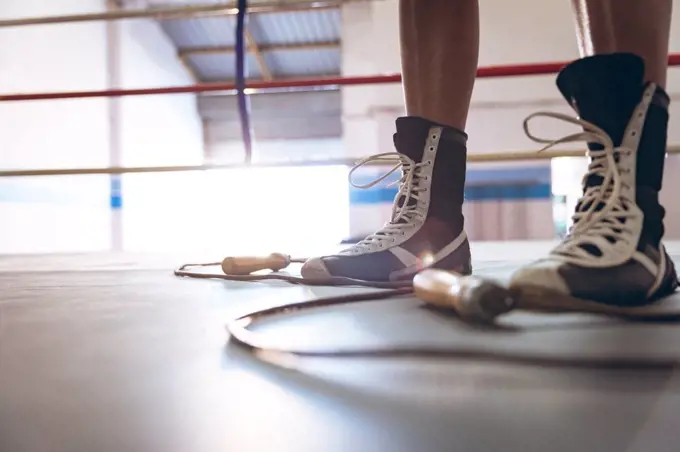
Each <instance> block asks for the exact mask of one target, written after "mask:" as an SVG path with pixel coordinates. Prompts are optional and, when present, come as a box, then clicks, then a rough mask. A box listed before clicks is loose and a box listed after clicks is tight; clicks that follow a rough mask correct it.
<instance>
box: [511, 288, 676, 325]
mask: <svg viewBox="0 0 680 452" xmlns="http://www.w3.org/2000/svg"><path fill="white" fill-rule="evenodd" d="M510 293H511V294H512V296H513V297H514V298H515V301H516V303H517V305H516V308H515V309H518V310H524V311H534V312H549V313H588V314H601V315H606V316H613V317H623V318H626V319H631V320H635V319H641V320H653V319H658V320H664V319H666V320H668V319H680V296H675V297H674V296H673V295H669V296H666V297H663V298H660V299H658V300H655V301H653V302H651V303H650V304H649V305H646V306H630V307H625V306H614V305H609V304H604V303H599V302H596V301H590V300H585V299H582V298H577V297H573V296H571V295H565V294H564V293H561V292H557V291H553V290H550V289H545V288H543V287H532V286H522V287H511V288H510Z"/></svg>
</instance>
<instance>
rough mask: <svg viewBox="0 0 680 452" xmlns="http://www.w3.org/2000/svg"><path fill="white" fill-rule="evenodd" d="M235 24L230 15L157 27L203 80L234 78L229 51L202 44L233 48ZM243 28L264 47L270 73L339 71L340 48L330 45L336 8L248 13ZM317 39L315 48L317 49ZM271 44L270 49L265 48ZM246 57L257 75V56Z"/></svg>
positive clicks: (335, 34)
mask: <svg viewBox="0 0 680 452" xmlns="http://www.w3.org/2000/svg"><path fill="white" fill-rule="evenodd" d="M235 26H236V20H235V16H225V17H205V18H194V19H178V20H166V21H162V22H161V27H162V28H163V30H164V31H165V33H166V34H167V35H168V36H169V37H170V39H171V40H172V41H173V42H174V43H175V45H176V46H177V48H178V51H180V52H182V51H185V52H186V51H188V53H187V57H186V58H187V61H188V62H189V64H190V65H191V66H192V68H193V70H194V72H195V73H196V74H197V75H198V77H199V78H200V80H203V81H215V80H231V79H233V78H234V62H233V60H234V54H233V52H225V53H208V52H209V51H206V49H209V48H214V47H222V48H224V47H227V48H231V47H233V46H234V44H235ZM248 30H249V31H250V33H251V35H252V37H253V40H254V41H255V43H256V44H257V45H258V46H260V47H263V49H262V54H263V57H264V61H265V62H266V64H267V65H268V66H269V68H268V69H269V70H270V72H271V73H272V76H273V77H286V78H290V77H296V76H301V77H302V76H305V77H308V76H317V75H318V76H323V75H336V74H339V73H340V48H339V45H338V46H333V43H339V41H340V11H339V10H338V9H324V10H318V11H314V10H312V11H300V12H276V13H261V14H253V15H251V16H250V17H249V18H248ZM316 44H319V46H320V47H319V48H316V47H315V45H316ZM272 46H273V47H274V48H273V49H270V50H267V47H272ZM296 46H297V47H299V46H303V47H302V48H295V47H296ZM286 47H291V48H290V49H288V48H286ZM199 48H200V49H202V51H203V52H202V53H201V54H195V53H192V52H191V50H192V49H199ZM250 60H252V61H249V63H250V64H249V67H250V71H249V72H250V74H249V75H250V78H253V79H259V78H262V75H263V74H262V71H261V70H260V67H259V65H258V62H257V60H256V59H255V58H250Z"/></svg>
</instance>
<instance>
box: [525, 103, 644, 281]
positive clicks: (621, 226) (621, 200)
mask: <svg viewBox="0 0 680 452" xmlns="http://www.w3.org/2000/svg"><path fill="white" fill-rule="evenodd" d="M536 117H548V118H554V119H558V120H562V121H565V122H568V123H571V124H575V125H578V126H580V127H582V128H583V132H578V133H574V134H571V135H567V136H565V137H562V138H559V139H557V140H549V139H542V138H538V137H536V136H534V135H533V134H532V133H531V132H530V131H529V121H531V120H532V119H533V118H536ZM524 132H525V133H526V135H527V137H529V138H530V139H531V140H533V141H535V142H537V143H543V144H546V146H545V147H543V148H542V149H541V150H539V152H542V151H545V150H547V149H549V148H552V147H554V146H556V145H558V144H562V143H571V142H580V141H585V142H588V143H597V144H600V145H602V149H601V150H590V149H589V150H588V151H587V152H586V156H587V157H589V158H590V163H589V165H588V171H587V173H586V175H585V177H584V178H583V182H582V184H583V187H584V193H583V195H582V197H581V198H580V199H579V200H578V202H577V204H576V206H577V207H576V211H575V213H574V215H573V216H572V226H571V228H570V230H569V232H568V233H567V236H566V237H565V238H564V240H563V241H562V242H561V243H560V245H558V246H557V247H556V248H555V249H553V250H552V252H551V256H552V257H553V258H556V259H559V260H562V261H565V262H569V263H573V264H579V265H583V266H589V267H607V266H611V265H613V264H617V263H623V262H625V261H626V260H627V259H628V258H630V255H629V254H630V251H629V250H631V249H635V246H636V244H637V238H638V237H637V232H638V231H637V228H636V226H635V223H636V222H635V221H629V220H633V219H635V218H637V217H639V211H638V209H637V207H636V204H635V200H634V199H632V198H631V196H630V194H631V192H634V190H630V189H632V188H633V187H630V186H629V185H628V184H627V182H626V180H624V178H623V177H622V174H627V173H629V172H630V171H631V169H630V168H627V167H625V165H620V163H619V162H621V161H622V160H626V159H623V158H622V157H627V156H630V155H632V154H633V150H632V149H629V148H625V147H615V146H614V143H613V141H612V139H611V137H610V136H609V134H607V133H606V132H605V131H604V130H602V129H601V128H599V127H597V126H596V125H594V124H592V123H590V122H588V121H584V120H582V119H580V118H573V117H571V116H568V115H565V114H561V113H553V112H537V113H534V114H532V115H529V116H528V117H527V118H526V119H525V120H524ZM593 177H597V178H600V179H601V182H600V183H599V184H595V185H592V186H589V185H587V183H586V182H587V181H588V180H589V179H591V178H593ZM624 188H625V190H624Z"/></svg>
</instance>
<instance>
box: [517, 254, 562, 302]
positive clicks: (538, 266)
mask: <svg viewBox="0 0 680 452" xmlns="http://www.w3.org/2000/svg"><path fill="white" fill-rule="evenodd" d="M561 265H562V264H561V263H560V262H555V261H552V260H543V261H538V262H535V263H533V264H530V265H528V266H526V267H524V268H521V269H519V270H518V271H517V272H515V273H514V274H513V275H512V277H511V278H510V284H509V286H510V288H518V289H521V288H523V287H537V288H541V289H546V290H550V291H552V292H557V293H562V294H565V295H567V294H569V293H570V290H569V286H568V285H567V282H566V281H565V280H564V278H563V277H562V276H561V275H560V272H559V268H560V266H561Z"/></svg>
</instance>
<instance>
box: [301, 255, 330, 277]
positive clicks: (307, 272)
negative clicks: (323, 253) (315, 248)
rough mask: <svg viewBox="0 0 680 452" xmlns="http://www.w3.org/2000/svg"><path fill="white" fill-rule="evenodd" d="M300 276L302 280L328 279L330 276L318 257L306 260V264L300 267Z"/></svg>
mask: <svg viewBox="0 0 680 452" xmlns="http://www.w3.org/2000/svg"><path fill="white" fill-rule="evenodd" d="M300 274H301V275H302V277H303V278H310V279H319V278H328V277H330V276H332V275H331V273H330V272H329V271H328V268H327V267H326V264H325V263H324V261H323V259H322V258H320V257H314V258H311V259H309V260H307V262H305V263H304V264H303V265H302V268H301V269H300Z"/></svg>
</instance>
